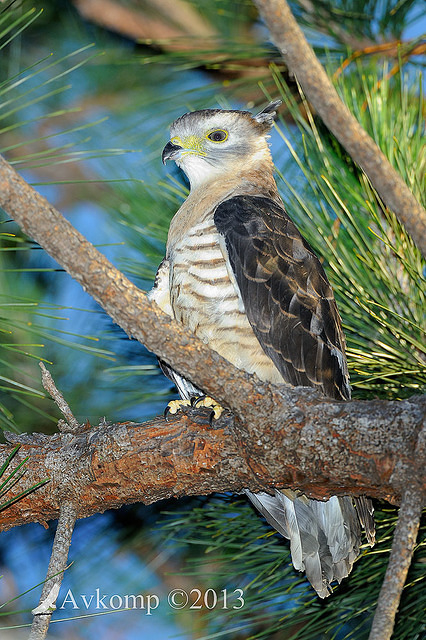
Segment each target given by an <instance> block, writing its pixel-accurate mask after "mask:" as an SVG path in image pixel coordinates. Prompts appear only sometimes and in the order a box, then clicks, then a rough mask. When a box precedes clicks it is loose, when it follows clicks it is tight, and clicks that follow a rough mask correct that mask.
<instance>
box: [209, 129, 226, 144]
mask: <svg viewBox="0 0 426 640" xmlns="http://www.w3.org/2000/svg"><path fill="white" fill-rule="evenodd" d="M206 137H207V138H208V139H209V140H211V141H212V142H225V140H226V139H227V138H228V132H227V131H225V130H224V129H215V131H211V132H210V133H209V134H208V135H207V136H206Z"/></svg>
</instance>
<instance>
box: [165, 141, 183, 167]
mask: <svg viewBox="0 0 426 640" xmlns="http://www.w3.org/2000/svg"><path fill="white" fill-rule="evenodd" d="M182 149H183V147H180V146H179V145H178V144H173V143H172V142H168V143H167V144H166V146H165V147H164V149H163V153H162V154H161V159H162V161H163V164H166V162H167V160H174V159H175V158H176V156H177V155H178V153H179V151H182Z"/></svg>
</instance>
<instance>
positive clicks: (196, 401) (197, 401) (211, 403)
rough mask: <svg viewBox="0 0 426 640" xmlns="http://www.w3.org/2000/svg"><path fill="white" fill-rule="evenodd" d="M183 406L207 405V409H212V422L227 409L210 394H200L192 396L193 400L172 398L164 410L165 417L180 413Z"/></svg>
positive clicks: (196, 407)
mask: <svg viewBox="0 0 426 640" xmlns="http://www.w3.org/2000/svg"><path fill="white" fill-rule="evenodd" d="M183 407H194V408H195V409H198V408H199V407H206V408H207V409H211V413H210V423H212V421H213V420H217V419H218V418H220V416H221V415H222V413H223V412H224V411H225V409H224V408H223V407H221V406H220V404H218V403H217V402H216V400H214V399H213V398H210V396H198V397H193V398H191V400H172V401H171V402H169V404H168V405H167V407H166V409H165V411H164V417H165V418H167V416H168V415H169V414H172V415H174V414H176V413H178V412H179V411H180V410H181V409H182V408H183Z"/></svg>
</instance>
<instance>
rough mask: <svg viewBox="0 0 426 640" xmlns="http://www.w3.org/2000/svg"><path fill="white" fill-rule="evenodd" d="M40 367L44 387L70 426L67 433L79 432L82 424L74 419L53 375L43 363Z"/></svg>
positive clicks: (40, 363)
mask: <svg viewBox="0 0 426 640" xmlns="http://www.w3.org/2000/svg"><path fill="white" fill-rule="evenodd" d="M39 365H40V369H41V381H42V383H43V387H44V388H45V389H46V391H47V393H48V394H49V395H50V396H51V397H52V398H53V400H54V401H55V403H56V405H57V406H58V409H59V411H60V412H61V413H62V415H63V416H64V418H65V420H66V421H67V425H68V426H69V429H66V431H79V430H80V424H79V422H78V420H77V419H76V418H75V417H74V414H73V412H72V411H71V409H70V407H69V405H68V403H67V401H66V400H65V398H64V396H63V395H62V393H61V392H60V391H59V390H58V389H57V387H56V385H55V382H54V380H53V378H52V375H51V374H50V372H49V371H48V370H47V369H46V367H45V366H44V364H43V363H42V362H39ZM59 422H60V423H62V421H59ZM60 430H61V431H65V429H63V428H62V429H60Z"/></svg>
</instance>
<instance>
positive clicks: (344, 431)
mask: <svg viewBox="0 0 426 640" xmlns="http://www.w3.org/2000/svg"><path fill="white" fill-rule="evenodd" d="M256 389H257V392H259V387H258V386H256ZM274 397H275V399H276V401H277V402H279V403H280V404H281V405H282V406H287V407H288V409H287V411H285V412H284V411H283V412H282V416H281V419H280V420H279V421H277V422H274V421H272V420H268V419H264V420H263V423H262V425H261V427H259V426H256V425H252V424H250V423H249V422H247V423H246V424H245V425H243V424H242V423H241V422H240V421H238V420H235V419H234V418H233V416H232V414H230V413H229V412H226V413H225V414H223V417H221V418H220V419H219V420H218V421H215V422H214V424H213V426H210V424H209V421H208V416H209V411H208V410H206V409H190V408H188V409H186V410H185V412H184V413H182V415H180V416H178V417H172V418H170V419H169V421H165V420H164V419H160V418H157V419H155V420H152V421H150V422H146V423H144V424H135V423H127V422H126V423H121V424H107V423H104V424H101V425H99V426H98V427H94V428H89V429H86V430H84V431H81V432H80V433H73V434H70V433H67V434H54V435H51V436H48V435H44V434H33V435H25V434H20V435H16V434H7V437H8V439H9V440H10V441H11V442H12V443H16V442H19V443H20V444H21V448H20V449H19V452H18V454H17V459H19V460H20V459H22V458H24V457H26V456H29V460H28V462H27V463H26V466H27V471H26V474H25V478H26V482H27V483H35V482H37V481H38V480H40V479H44V478H46V477H49V478H50V482H49V483H48V484H47V485H45V486H44V487H43V488H41V489H39V490H38V491H36V492H35V493H33V494H32V495H31V496H29V497H27V498H24V499H23V500H21V501H19V502H18V503H16V504H14V505H12V506H11V507H9V508H8V509H7V510H6V511H4V513H3V514H2V523H1V528H2V529H8V528H10V527H13V526H16V525H19V524H24V523H27V522H34V521H38V522H44V521H47V520H50V519H52V518H56V517H58V514H59V512H60V506H61V502H62V501H63V497H64V487H66V494H67V499H68V500H70V501H72V502H73V503H74V504H75V505H76V508H77V517H79V518H82V517H86V516H90V515H92V514H94V513H100V512H103V511H105V510H106V509H111V508H117V507H120V506H121V505H122V504H131V503H133V502H144V503H145V504H150V503H152V502H155V501H157V500H160V499H163V498H170V497H179V496H183V495H205V494H209V493H212V492H213V491H219V492H220V491H234V492H239V491H241V490H242V489H244V488H249V489H251V490H253V491H256V490H260V489H267V488H271V487H278V488H280V487H286V486H287V487H288V486H291V487H292V488H298V489H300V490H301V491H303V492H304V493H306V494H308V495H310V496H312V497H316V498H324V497H328V496H329V495H332V494H348V493H352V494H355V495H356V494H358V495H361V494H367V495H370V496H376V497H381V498H385V499H387V500H389V501H391V502H398V501H399V499H400V496H401V494H402V492H403V490H404V488H405V487H406V486H407V484H408V483H409V482H410V483H411V482H412V478H413V477H416V478H417V479H418V487H419V490H420V491H421V490H422V489H423V490H424V488H425V487H424V485H425V476H424V471H423V470H424V462H425V461H424V453H420V452H417V457H416V446H417V438H416V435H417V433H418V432H419V431H420V429H421V425H422V423H423V421H424V414H425V409H426V397H423V398H422V399H417V400H416V401H415V402H414V401H404V402H381V401H376V400H375V401H369V402H361V401H354V402H350V403H349V402H347V403H343V402H337V401H325V402H322V403H320V402H319V398H318V396H317V394H316V393H315V392H314V391H313V390H312V389H305V388H289V387H283V388H282V389H281V390H279V391H277V392H276V395H275V396H274ZM10 449H11V446H10V445H2V446H0V464H1V462H2V460H4V459H5V457H6V456H7V454H8V453H9V451H10ZM19 460H18V461H19Z"/></svg>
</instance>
